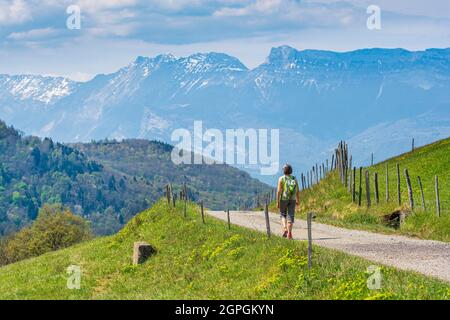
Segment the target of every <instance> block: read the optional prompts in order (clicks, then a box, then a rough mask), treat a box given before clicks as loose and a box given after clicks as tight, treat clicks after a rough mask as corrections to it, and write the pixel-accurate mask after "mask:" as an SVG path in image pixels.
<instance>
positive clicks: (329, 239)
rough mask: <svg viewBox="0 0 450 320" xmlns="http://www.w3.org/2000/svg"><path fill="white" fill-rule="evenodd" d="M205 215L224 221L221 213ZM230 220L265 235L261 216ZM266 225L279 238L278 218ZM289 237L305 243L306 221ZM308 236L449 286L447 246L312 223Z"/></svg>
mask: <svg viewBox="0 0 450 320" xmlns="http://www.w3.org/2000/svg"><path fill="white" fill-rule="evenodd" d="M207 213H208V214H209V215H211V216H213V217H216V218H219V219H221V220H225V221H226V220H227V215H226V213H225V212H223V211H208V212H207ZM230 216H231V223H232V224H236V225H239V226H242V227H246V228H250V229H254V230H258V231H263V232H266V224H265V219H264V213H262V212H261V213H260V212H243V211H239V212H237V211H233V212H230ZM270 224H271V229H272V233H274V234H277V235H278V234H281V223H280V221H279V215H276V214H270ZM293 233H294V239H296V240H307V239H308V238H307V229H306V221H300V220H297V221H296V224H295V226H294V232H293ZM312 235H313V243H314V244H315V245H319V246H323V247H327V248H331V249H336V250H340V251H343V252H346V253H349V254H352V255H355V256H359V257H362V258H365V259H367V260H370V261H373V262H376V263H380V264H383V265H387V266H392V267H395V268H398V269H403V270H411V271H416V272H419V273H422V274H424V275H427V276H432V277H435V278H438V279H441V280H444V281H447V282H450V243H445V242H439V241H431V240H418V239H412V238H408V237H404V236H397V235H384V234H377V233H372V232H367V231H359V230H350V229H344V228H338V227H333V226H330V225H325V224H320V223H315V222H313V224H312Z"/></svg>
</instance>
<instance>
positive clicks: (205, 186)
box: [0, 121, 268, 236]
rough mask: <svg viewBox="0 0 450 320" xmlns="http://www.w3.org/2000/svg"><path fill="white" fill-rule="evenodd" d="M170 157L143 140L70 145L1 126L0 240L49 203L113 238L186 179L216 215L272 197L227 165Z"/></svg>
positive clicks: (163, 148)
mask: <svg viewBox="0 0 450 320" xmlns="http://www.w3.org/2000/svg"><path fill="white" fill-rule="evenodd" d="M77 148H80V150H79V149H77ZM171 150H172V147H171V146H170V145H167V144H162V143H159V142H149V141H142V140H140V141H137V140H132V141H125V142H123V143H118V142H115V141H102V142H93V143H91V144H86V145H77V146H67V145H63V144H60V143H56V142H53V141H52V140H50V139H43V140H42V139H39V138H36V137H25V136H23V134H21V133H20V132H18V131H17V130H15V129H14V128H12V127H8V126H7V125H6V124H5V123H4V122H1V121H0V236H1V235H5V234H9V233H12V232H15V231H17V230H19V229H20V228H22V227H23V226H25V225H27V224H29V222H31V221H32V220H34V219H35V218H36V215H37V213H38V211H39V208H41V207H42V206H43V205H44V204H46V203H47V204H58V203H60V204H62V205H64V206H67V207H69V208H70V209H71V210H72V211H73V212H74V213H76V214H78V215H81V216H83V217H84V218H86V219H87V220H89V221H91V223H92V227H93V230H94V232H95V233H96V234H110V233H113V232H116V231H117V230H119V229H120V228H121V227H122V226H123V225H124V224H125V223H126V222H127V221H128V220H129V219H130V218H131V217H133V216H134V215H135V214H136V213H138V212H141V211H142V210H144V209H145V208H148V207H149V206H150V205H151V204H152V203H153V202H154V201H155V200H156V199H158V198H160V197H161V196H162V195H163V190H164V186H165V185H166V184H167V183H172V184H173V186H174V190H177V188H178V187H179V186H181V184H182V183H183V182H184V181H185V179H186V181H187V182H188V184H189V186H190V187H191V189H190V196H191V198H192V199H194V200H197V199H199V198H200V197H201V198H202V200H204V201H205V205H207V206H209V207H210V208H218V207H221V208H222V207H223V205H224V204H225V203H229V204H233V203H237V201H238V200H240V201H241V202H242V203H244V202H247V203H248V202H249V201H250V199H254V195H255V193H257V192H260V193H262V192H263V191H267V190H268V186H266V185H264V184H262V183H261V182H259V181H258V180H255V179H252V178H250V176H249V175H248V174H246V173H244V172H242V171H239V170H237V169H235V168H232V167H229V166H226V165H212V166H207V165H198V166H175V165H174V164H173V163H172V162H171V161H170V152H171Z"/></svg>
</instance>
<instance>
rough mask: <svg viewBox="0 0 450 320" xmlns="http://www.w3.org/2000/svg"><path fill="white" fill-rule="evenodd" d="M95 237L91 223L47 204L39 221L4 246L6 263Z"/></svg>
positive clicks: (12, 237) (0, 255)
mask: <svg viewBox="0 0 450 320" xmlns="http://www.w3.org/2000/svg"><path fill="white" fill-rule="evenodd" d="M90 238H92V233H91V230H90V227H89V225H88V223H87V222H86V221H85V220H84V219H83V218H81V217H79V216H76V215H74V214H73V213H72V212H71V211H70V210H68V209H64V208H62V207H61V205H44V207H43V208H42V209H41V210H40V211H39V215H38V217H37V219H36V220H35V221H34V222H33V224H32V225H31V226H29V227H27V228H24V229H22V230H21V231H19V232H18V233H16V234H14V235H13V236H11V237H10V238H9V239H8V240H7V241H6V243H5V244H4V245H3V249H2V250H1V251H2V253H0V257H2V260H3V263H2V264H5V263H13V262H16V261H19V260H23V259H27V258H31V257H35V256H39V255H41V254H44V253H46V252H50V251H55V250H59V249H63V248H67V247H70V246H72V245H74V244H76V243H79V242H82V241H85V240H88V239H90Z"/></svg>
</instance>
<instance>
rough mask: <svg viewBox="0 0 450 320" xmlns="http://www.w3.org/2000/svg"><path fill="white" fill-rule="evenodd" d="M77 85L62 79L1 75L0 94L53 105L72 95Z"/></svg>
mask: <svg viewBox="0 0 450 320" xmlns="http://www.w3.org/2000/svg"><path fill="white" fill-rule="evenodd" d="M76 87H77V84H76V83H75V82H73V81H71V80H69V79H66V78H62V77H43V76H34V75H20V76H8V75H0V94H1V95H2V97H5V96H6V95H10V96H11V98H13V99H15V100H20V101H27V100H31V101H35V102H40V103H44V104H53V103H55V102H56V101H58V100H60V99H62V98H64V97H66V96H68V95H70V94H72V93H73V92H74V90H75V89H76Z"/></svg>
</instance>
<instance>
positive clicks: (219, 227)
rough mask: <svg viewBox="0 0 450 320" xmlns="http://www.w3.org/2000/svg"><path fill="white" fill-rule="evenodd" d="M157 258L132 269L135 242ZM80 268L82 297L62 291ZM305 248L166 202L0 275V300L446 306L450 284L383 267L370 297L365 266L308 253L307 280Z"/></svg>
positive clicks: (346, 258)
mask: <svg viewBox="0 0 450 320" xmlns="http://www.w3.org/2000/svg"><path fill="white" fill-rule="evenodd" d="M137 240H145V241H148V242H149V243H151V244H152V245H154V246H155V247H156V248H157V250H158V253H157V254H156V255H155V256H153V257H152V258H150V260H148V261H147V262H146V263H145V264H143V265H140V266H137V267H134V266H131V265H130V262H131V251H132V245H133V242H134V241H137ZM72 264H75V265H79V266H81V267H82V270H83V277H82V284H81V290H72V291H71V290H68V289H66V279H67V274H66V268H67V267H68V266H69V265H72ZM306 264H307V262H306V246H305V243H301V242H296V241H295V242H294V241H287V240H285V239H281V238H278V237H275V238H272V239H271V240H270V241H268V240H267V239H265V237H264V235H263V234H261V233H257V232H254V231H250V230H246V229H242V228H238V227H233V228H232V230H231V231H229V230H228V229H227V226H226V224H224V223H222V222H220V221H217V220H214V219H212V218H209V217H207V224H206V225H203V224H202V223H201V219H200V217H199V211H198V208H197V207H196V206H194V205H189V207H188V217H187V218H183V216H182V207H181V206H180V207H178V208H176V209H173V208H168V207H167V205H166V204H165V203H164V202H159V203H157V204H156V205H155V206H154V207H153V208H152V209H150V210H148V211H146V212H144V213H142V214H140V215H138V216H136V217H135V218H133V220H132V221H131V222H130V223H129V224H128V225H127V226H126V227H125V228H124V229H123V230H122V231H121V232H119V233H118V234H117V235H115V236H111V237H105V238H99V239H96V240H94V241H91V242H87V243H84V244H80V245H77V246H75V247H72V248H69V249H66V250H62V251H59V252H54V253H50V254H46V255H44V256H41V257H38V258H34V259H30V260H26V261H22V262H19V263H16V264H14V265H10V266H6V267H3V268H1V269H0V298H2V299H18V298H21V299H36V298H43V299H119V298H120V299H219V298H220V299H268V298H274V299H318V298H319V299H365V298H371V299H449V298H450V286H449V285H448V284H445V283H442V282H440V281H437V280H434V279H430V278H426V277H424V276H421V275H418V274H414V273H411V272H403V271H397V270H393V269H391V268H385V267H383V269H382V270H383V271H382V272H383V277H384V278H383V287H382V290H379V291H370V290H368V289H367V287H366V279H367V274H366V273H365V271H366V270H367V267H368V266H369V265H371V263H370V262H368V261H365V260H363V259H360V258H356V257H351V256H348V255H345V254H342V253H338V252H335V251H331V250H327V249H323V248H319V247H315V248H314V267H313V269H312V271H310V272H308V270H307V266H306Z"/></svg>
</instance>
